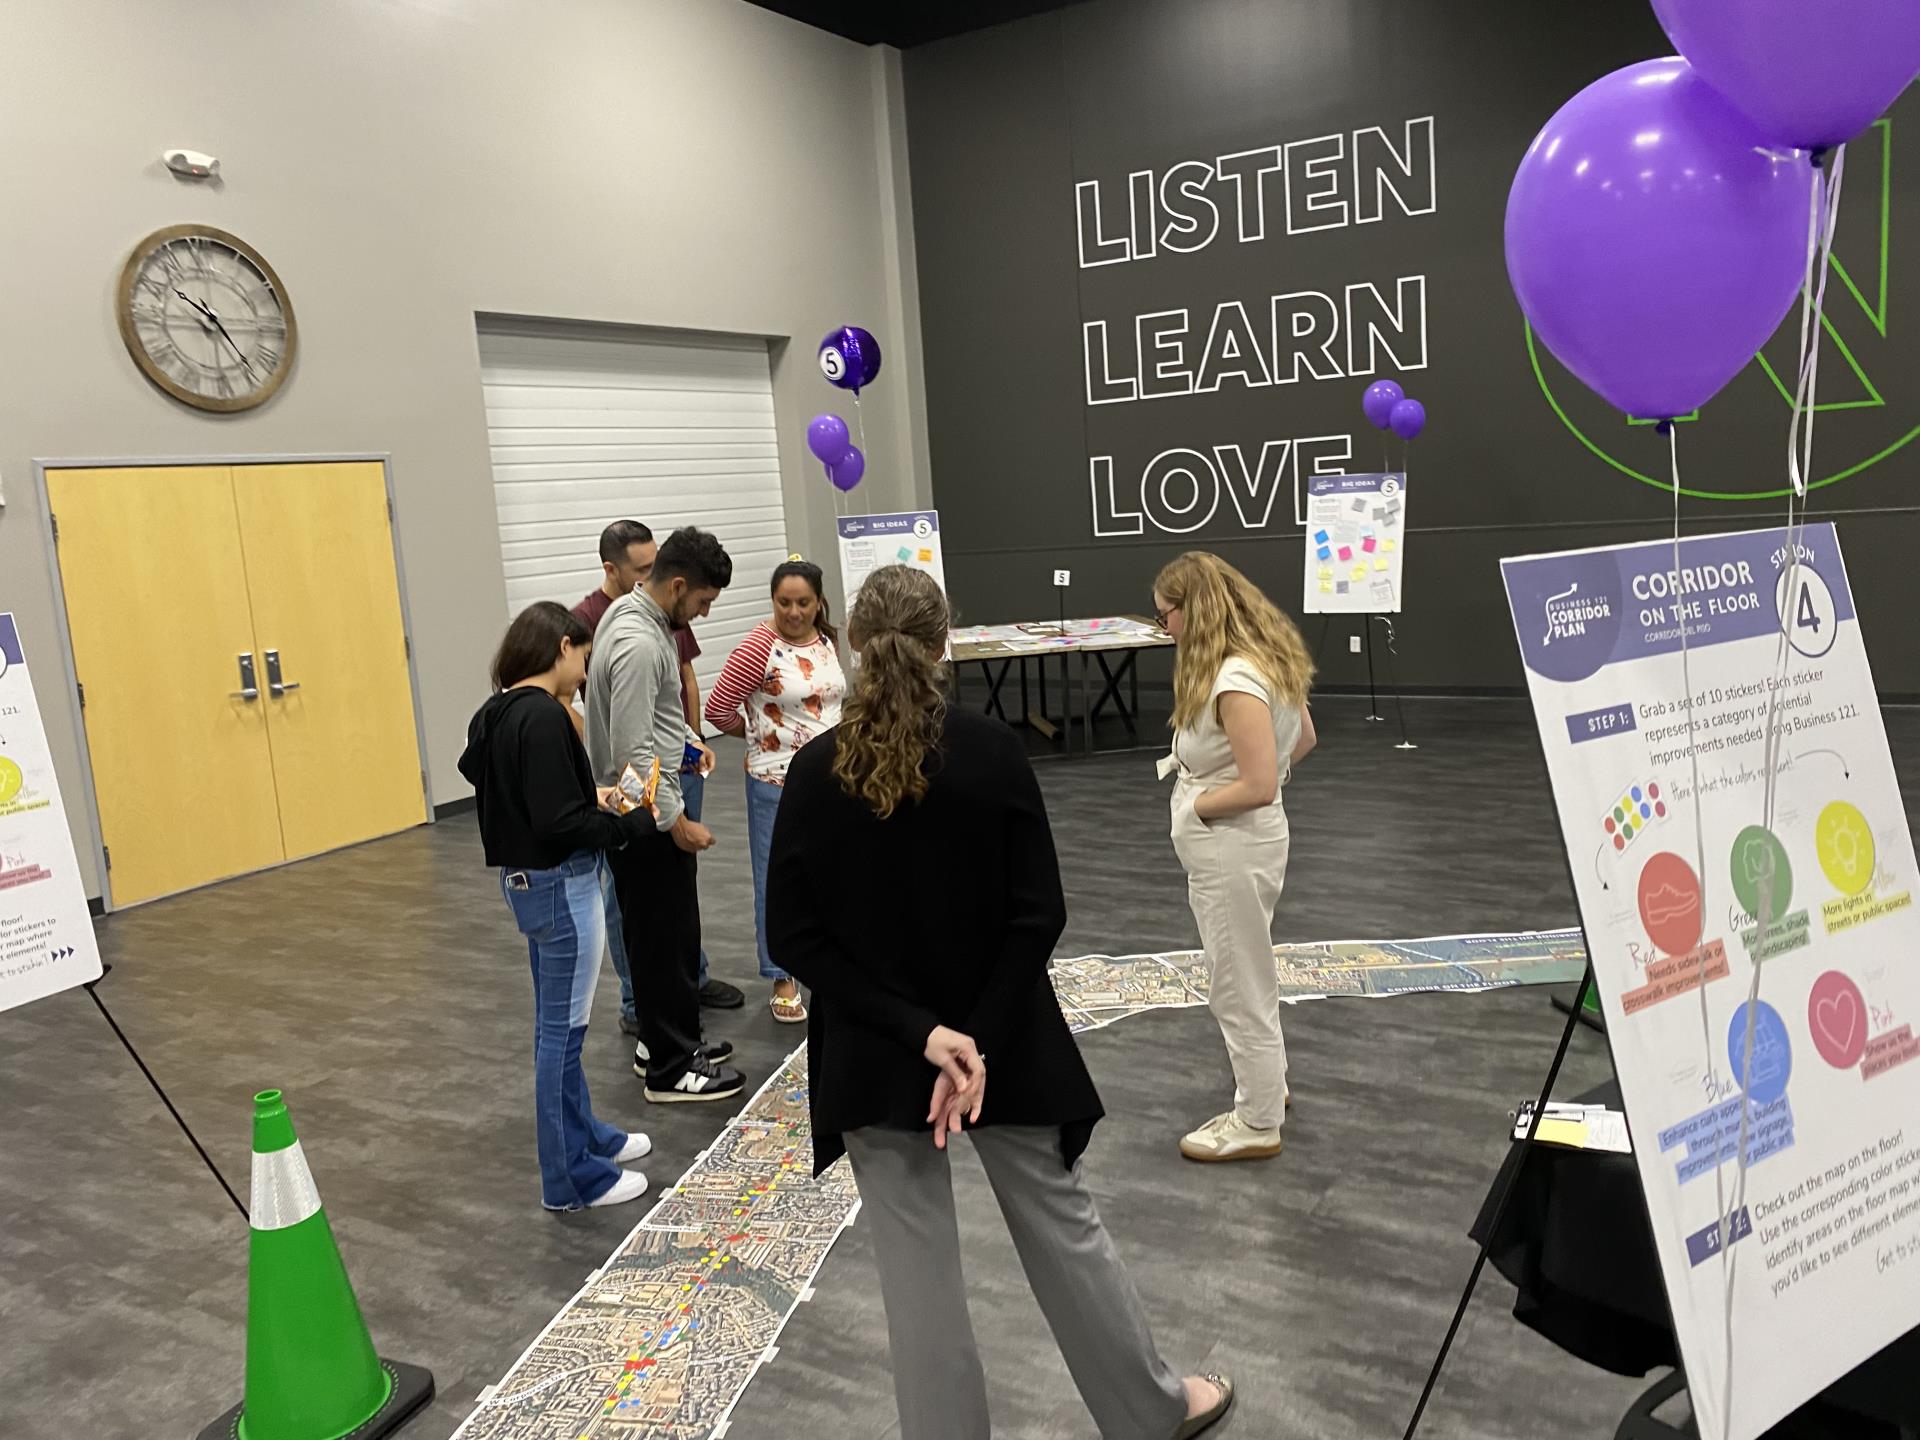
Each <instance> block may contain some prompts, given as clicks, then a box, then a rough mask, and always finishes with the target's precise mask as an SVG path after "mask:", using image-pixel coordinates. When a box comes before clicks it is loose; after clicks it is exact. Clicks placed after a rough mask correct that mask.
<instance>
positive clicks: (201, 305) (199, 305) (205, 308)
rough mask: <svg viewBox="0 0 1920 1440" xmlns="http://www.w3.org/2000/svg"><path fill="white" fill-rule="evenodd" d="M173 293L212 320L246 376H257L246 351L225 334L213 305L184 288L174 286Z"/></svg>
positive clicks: (225, 330)
mask: <svg viewBox="0 0 1920 1440" xmlns="http://www.w3.org/2000/svg"><path fill="white" fill-rule="evenodd" d="M173 293H174V294H176V295H178V296H179V297H180V298H181V299H182V300H184V301H186V302H187V303H188V304H189V305H191V306H193V308H194V309H196V310H198V311H199V312H200V313H201V314H202V315H204V316H206V317H207V319H209V320H211V321H212V322H213V326H214V329H216V330H218V331H219V332H220V338H221V339H222V340H225V341H226V342H227V348H228V349H229V350H231V351H233V353H234V354H235V355H236V356H237V357H239V360H240V364H241V366H242V367H244V368H245V370H246V372H247V376H248V378H249V379H254V378H257V377H255V376H254V373H253V365H252V362H250V361H249V360H248V359H247V357H246V352H244V351H243V350H241V348H240V347H239V346H238V345H236V344H234V343H233V336H231V335H229V334H227V327H226V326H224V325H222V324H221V323H220V317H219V316H218V315H216V314H214V313H213V307H212V306H211V305H209V304H207V303H206V302H205V301H204V300H196V299H194V298H193V297H192V296H191V295H189V294H187V292H186V291H184V290H181V289H178V288H176V289H175V290H174V292H173Z"/></svg>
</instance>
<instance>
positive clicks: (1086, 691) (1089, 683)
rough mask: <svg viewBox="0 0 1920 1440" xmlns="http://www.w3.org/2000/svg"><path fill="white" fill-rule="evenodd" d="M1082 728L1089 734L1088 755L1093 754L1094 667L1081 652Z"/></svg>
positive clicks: (1084, 652) (1084, 653) (1083, 652)
mask: <svg viewBox="0 0 1920 1440" xmlns="http://www.w3.org/2000/svg"><path fill="white" fill-rule="evenodd" d="M1080 728H1081V729H1083V730H1085V731H1086V732H1087V754H1088V755H1092V754H1093V665H1092V663H1091V661H1090V660H1089V659H1088V657H1087V652H1086V651H1084V650H1082V651H1081V652H1080Z"/></svg>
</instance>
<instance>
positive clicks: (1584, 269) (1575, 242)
mask: <svg viewBox="0 0 1920 1440" xmlns="http://www.w3.org/2000/svg"><path fill="white" fill-rule="evenodd" d="M1730 8H1739V9H1742V10H1743V11H1744V8H1745V7H1730ZM1812 185H1813V177H1812V173H1811V170H1810V167H1809V165H1808V161H1807V157H1806V156H1805V155H1804V154H1802V153H1800V152H1798V151H1793V150H1779V149H1770V148H1768V142H1767V137H1766V136H1764V135H1761V134H1758V133H1757V132H1756V131H1755V129H1754V125H1753V122H1752V121H1751V120H1749V119H1747V118H1746V117H1745V116H1743V115H1742V114H1741V113H1740V112H1739V111H1738V110H1736V109H1734V107H1733V104H1732V102H1730V101H1729V100H1727V99H1726V97H1725V96H1723V95H1721V94H1720V93H1719V91H1717V90H1715V89H1714V88H1713V87H1712V86H1711V85H1709V84H1708V83H1707V82H1706V81H1705V80H1704V79H1702V78H1701V77H1700V75H1699V74H1698V73H1696V72H1695V71H1694V69H1693V68H1692V67H1691V66H1690V65H1688V64H1687V62H1686V61H1684V60H1681V59H1679V58H1678V57H1673V58H1669V59H1666V60H1647V61H1643V62H1641V63H1640V64H1638V65H1629V66H1627V67H1626V68H1625V69H1624V70H1616V71H1614V72H1613V74H1611V75H1606V76H1603V77H1602V78H1600V79H1598V80H1596V81H1594V82H1593V84H1591V85H1589V86H1588V87H1587V88H1586V89H1584V90H1582V91H1581V92H1580V93H1579V94H1578V95H1575V96H1574V97H1573V98H1572V99H1571V100H1569V101H1568V102H1567V103H1566V104H1565V105H1563V106H1561V107H1560V111H1559V113H1558V114H1556V115H1555V116H1554V117H1553V118H1552V119H1551V120H1549V121H1548V122H1547V124H1546V128H1544V129H1543V130H1541V132H1540V133H1539V135H1538V136H1536V137H1535V139H1534V142H1533V144H1532V146H1531V147H1529V148H1528V150H1527V153H1526V157H1525V158H1524V159H1522V160H1521V162H1520V168H1519V171H1518V173H1516V174H1515V176H1514V177H1513V189H1512V190H1511V192H1509V194H1508V196H1507V219H1506V247H1507V274H1508V276H1509V277H1510V278H1511V279H1512V281H1513V293H1514V294H1515V295H1516V296H1517V297H1519V300H1520V308H1521V310H1523V311H1524V312H1525V313H1526V316H1527V319H1528V321H1529V322H1531V324H1532V326H1533V329H1534V333H1535V334H1537V335H1538V336H1539V337H1540V339H1541V340H1543V341H1545V342H1546V346H1547V348H1548V349H1549V350H1551V351H1552V352H1553V353H1554V354H1555V355H1556V356H1558V357H1559V360H1560V363H1561V364H1563V365H1565V366H1566V367H1567V368H1568V369H1569V370H1571V371H1572V372H1573V373H1574V374H1575V375H1577V376H1578V377H1579V378H1580V379H1581V380H1582V381H1584V382H1585V383H1586V384H1587V385H1588V386H1590V387H1591V388H1592V389H1593V390H1595V391H1596V392H1598V393H1599V395H1600V396H1601V398H1603V399H1604V400H1606V401H1607V402H1608V403H1609V404H1611V405H1613V406H1614V407H1615V408H1617V409H1620V410H1624V411H1625V412H1626V413H1627V414H1628V415H1632V416H1637V417H1640V418H1643V419H1648V420H1667V419H1671V418H1672V417H1674V416H1676V415H1686V414H1688V413H1690V412H1692V411H1694V410H1697V409H1699V407H1700V406H1701V405H1703V404H1705V403H1706V402H1707V401H1708V400H1710V399H1712V398H1713V396H1714V395H1715V394H1716V393H1718V392H1719V390H1720V389H1721V387H1723V386H1724V385H1725V384H1726V383H1727V382H1728V381H1729V380H1731V379H1733V377H1734V376H1735V375H1738V374H1739V373H1740V371H1741V370H1742V369H1743V368H1744V367H1745V366H1746V365H1747V363H1748V362H1749V361H1751V360H1752V359H1753V357H1754V355H1755V353H1756V352H1758V350H1759V349H1760V347H1761V346H1762V345H1764V344H1765V343H1766V341H1767V339H1768V337H1769V336H1771V335H1772V334H1773V332H1774V330H1775V329H1776V328H1778V326H1779V324H1780V321H1781V320H1782V319H1783V318H1784V317H1785V316H1786V314H1787V310H1788V308H1789V307H1790V306H1791V305H1792V304H1793V300H1794V297H1795V296H1796V295H1797V294H1798V293H1799V291H1800V282H1801V277H1802V275H1803V273H1804V271H1805V269H1806V262H1807V207H1808V204H1809V202H1810V201H1811V200H1812V199H1813V193H1812Z"/></svg>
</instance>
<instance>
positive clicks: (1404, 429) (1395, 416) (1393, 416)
mask: <svg viewBox="0 0 1920 1440" xmlns="http://www.w3.org/2000/svg"><path fill="white" fill-rule="evenodd" d="M1387 424H1388V426H1389V427H1390V428H1391V429H1392V430H1393V433H1394V434H1396V435H1398V436H1399V437H1400V438H1401V439H1402V440H1411V439H1413V438H1414V436H1416V435H1418V434H1419V433H1420V432H1421V431H1422V430H1424V429H1426V428H1427V407H1426V406H1424V405H1422V404H1421V403H1420V402H1419V401H1418V400H1411V399H1409V400H1396V401H1394V404H1393V409H1392V411H1391V412H1390V413H1389V414H1388V415H1387Z"/></svg>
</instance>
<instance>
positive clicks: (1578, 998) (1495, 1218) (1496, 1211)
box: [1402, 960, 1593, 1440]
mask: <svg viewBox="0 0 1920 1440" xmlns="http://www.w3.org/2000/svg"><path fill="white" fill-rule="evenodd" d="M1592 984H1593V961H1591V960H1589V961H1587V973H1586V974H1585V975H1583V976H1581V977H1580V989H1579V992H1578V993H1577V994H1576V995H1575V996H1574V997H1573V1010H1574V1013H1573V1014H1572V1015H1569V1016H1568V1017H1567V1028H1566V1029H1565V1030H1563V1031H1561V1032H1560V1048H1559V1049H1557V1050H1555V1051H1554V1052H1553V1064H1551V1065H1549V1066H1548V1067H1547V1080H1546V1083H1545V1084H1544V1085H1542V1086H1541V1087H1540V1099H1539V1100H1538V1101H1537V1102H1536V1103H1535V1105H1534V1107H1533V1120H1532V1122H1531V1123H1530V1124H1529V1125H1528V1126H1527V1138H1526V1140H1525V1141H1524V1142H1522V1143H1524V1144H1527V1145H1531V1144H1533V1137H1534V1135H1535V1134H1537V1133H1538V1132H1539V1129H1540V1122H1541V1120H1543V1119H1544V1118H1545V1117H1546V1113H1547V1102H1548V1101H1549V1100H1551V1099H1552V1098H1553V1087H1554V1084H1555V1082H1557V1081H1558V1080H1559V1079H1560V1067H1561V1065H1562V1064H1564V1063H1565V1062H1566V1058H1567V1049H1568V1047H1569V1046H1571V1045H1572V1044H1573V1032H1574V1031H1575V1030H1576V1029H1577V1028H1578V1027H1579V1024H1580V1020H1579V1011H1580V1004H1581V1002H1582V1001H1583V1000H1585V999H1586V997H1587V987H1588V986H1590V985H1592ZM1519 1180H1520V1169H1519V1167H1518V1166H1515V1167H1514V1169H1513V1170H1512V1171H1511V1172H1510V1173H1509V1174H1508V1176H1507V1183H1506V1185H1505V1186H1504V1187H1503V1188H1502V1189H1501V1191H1500V1198H1499V1199H1498V1200H1497V1201H1495V1202H1494V1206H1493V1214H1492V1215H1491V1216H1490V1217H1489V1219H1488V1221H1487V1226H1486V1231H1485V1234H1486V1239H1484V1240H1482V1241H1481V1242H1480V1253H1479V1255H1478V1256H1476V1257H1475V1258H1474V1262H1473V1269H1472V1271H1471V1272H1470V1273H1469V1274H1468V1275H1467V1288H1466V1289H1465V1290H1464V1291H1462V1292H1461V1294H1460V1304H1459V1305H1458V1306H1457V1307H1455V1309H1454V1312H1453V1323H1452V1324H1451V1325H1449V1326H1448V1327H1447V1338H1446V1339H1444V1340H1442V1341H1441V1342H1440V1353H1439V1354H1438V1355H1436V1356H1434V1357H1433V1370H1432V1372H1431V1373H1430V1374H1429V1375H1428V1376H1427V1386H1426V1389H1424V1390H1422V1391H1421V1392H1420V1403H1419V1404H1418V1405H1416V1406H1414V1407H1413V1418H1412V1419H1411V1420H1409V1421H1408V1422H1407V1432H1406V1434H1405V1435H1404V1436H1403V1437H1402V1440H1413V1435H1414V1432H1415V1431H1416V1430H1418V1429H1419V1428H1420V1418H1421V1417H1422V1416H1423V1415H1425V1414H1426V1413H1427V1402H1428V1401H1429V1400H1431V1399H1433V1391H1434V1387H1435V1386H1437V1385H1438V1384H1439V1383H1440V1372H1441V1371H1442V1370H1443V1369H1445V1368H1446V1364H1447V1355H1448V1353H1449V1352H1450V1351H1451V1350H1452V1349H1453V1342H1454V1339H1455V1337H1456V1336H1458V1335H1459V1333H1460V1326H1461V1323H1462V1322H1463V1321H1465V1320H1466V1318H1467V1307H1468V1306H1469V1305H1471V1304H1472V1303H1473V1292H1474V1290H1475V1288H1476V1287H1477V1286H1478V1285H1479V1284H1480V1272H1481V1271H1483V1270H1485V1269H1486V1268H1487V1255H1488V1252H1489V1251H1490V1250H1491V1248H1492V1246H1493V1240H1494V1237H1495V1236H1496V1235H1497V1234H1499V1232H1500V1222H1501V1220H1503V1219H1504V1218H1505V1217H1506V1213H1507V1202H1508V1201H1509V1200H1511V1199H1512V1198H1513V1188H1514V1186H1515V1185H1516V1184H1518V1183H1519Z"/></svg>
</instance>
